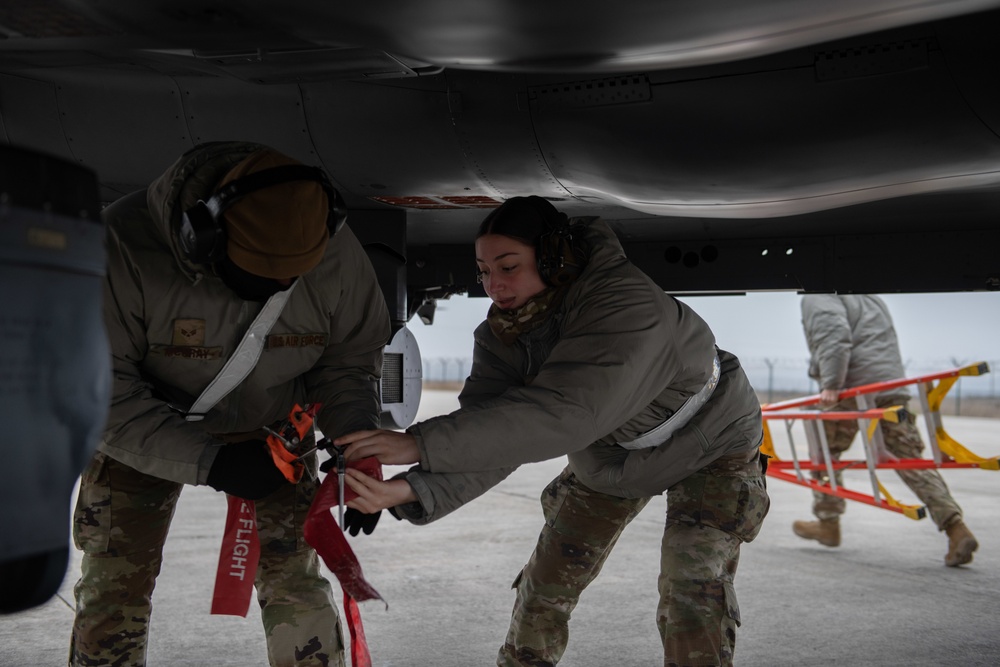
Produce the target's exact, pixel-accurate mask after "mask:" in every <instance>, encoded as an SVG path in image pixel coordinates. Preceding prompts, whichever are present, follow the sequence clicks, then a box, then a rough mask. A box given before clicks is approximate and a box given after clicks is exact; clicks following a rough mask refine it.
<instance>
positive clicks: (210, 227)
mask: <svg viewBox="0 0 1000 667" xmlns="http://www.w3.org/2000/svg"><path fill="white" fill-rule="evenodd" d="M294 181H314V182H316V183H318V184H319V186H320V187H321V188H323V192H325V193H326V198H327V202H328V204H329V207H330V211H329V214H328V216H327V221H326V224H327V228H328V229H329V230H330V236H331V237H332V236H333V235H334V234H336V233H337V232H338V231H339V230H340V228H341V227H343V226H344V222H346V221H347V205H346V204H345V203H344V200H343V198H342V197H341V196H340V193H339V192H337V190H336V189H334V187H333V185H331V184H330V180H329V179H328V178H327V177H326V174H324V173H323V170H322V169H320V168H319V167H310V166H307V165H304V164H289V165H282V166H280V167H271V168H270V169H264V170H261V171H258V172H255V173H253V174H249V175H247V176H244V177H242V178H239V179H236V180H235V181H233V182H231V183H227V184H226V185H225V186H223V187H222V188H221V189H219V191H218V192H216V193H215V194H213V195H212V196H211V197H209V198H208V200H207V201H205V200H198V203H197V204H195V205H194V206H192V207H191V208H189V209H188V210H186V211H185V212H184V214H183V215H182V216H181V227H180V235H179V240H180V246H181V250H182V252H183V253H184V256H185V257H187V259H189V260H190V261H192V262H194V263H196V264H213V263H215V262H218V261H219V260H221V259H222V258H223V257H225V255H226V229H225V226H224V225H223V224H222V214H223V213H224V212H225V211H226V209H228V208H229V207H231V206H232V205H233V204H235V203H236V202H238V201H239V200H240V199H243V197H246V196H247V195H248V194H250V193H251V192H256V191H257V190H263V189H264V188H269V187H271V186H274V185H281V184H282V183H291V182H294Z"/></svg>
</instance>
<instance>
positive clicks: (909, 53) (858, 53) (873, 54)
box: [814, 38, 934, 81]
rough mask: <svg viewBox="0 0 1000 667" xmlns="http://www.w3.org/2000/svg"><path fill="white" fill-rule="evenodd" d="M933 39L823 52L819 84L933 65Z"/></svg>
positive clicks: (818, 69) (819, 59)
mask: <svg viewBox="0 0 1000 667" xmlns="http://www.w3.org/2000/svg"><path fill="white" fill-rule="evenodd" d="M933 44H934V42H933V40H932V39H930V38H923V39H908V40H905V41H899V42H887V43H884V44H869V45H866V46H858V47H855V48H851V49H839V50H837V51H821V52H819V53H817V54H816V56H815V59H814V63H815V70H816V80H817V81H837V80H841V79H853V78H858V77H863V76H878V75H880V74H896V73H898V72H907V71H910V70H915V69H923V68H926V67H928V66H929V62H928V55H927V54H928V52H929V51H930V50H931V46H932V45H933Z"/></svg>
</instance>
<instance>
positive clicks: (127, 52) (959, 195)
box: [0, 0, 1000, 321]
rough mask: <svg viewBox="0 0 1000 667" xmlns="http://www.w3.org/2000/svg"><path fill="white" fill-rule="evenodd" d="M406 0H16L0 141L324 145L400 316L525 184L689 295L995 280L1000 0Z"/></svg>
mask: <svg viewBox="0 0 1000 667" xmlns="http://www.w3.org/2000/svg"><path fill="white" fill-rule="evenodd" d="M400 4H401V3H386V2H365V3H315V2H310V1H309V0H286V2H282V3H271V2H263V1H244V2H214V1H213V2H207V1H204V0H189V1H186V2H173V1H171V2H167V1H165V0H164V1H142V0H130V1H128V2H125V1H118V2H108V1H107V0H44V1H42V2H38V1H37V0H15V1H12V2H6V3H4V7H3V9H0V32H3V33H4V34H6V36H7V38H6V39H4V40H0V131H2V135H0V136H2V138H3V141H5V142H7V143H9V144H11V145H14V146H20V147H25V148H30V149H34V150H38V151H41V152H44V153H48V154H51V155H55V156H59V157H63V158H66V159H68V160H71V161H72V162H75V163H78V164H81V165H83V166H86V167H88V168H90V169H93V170H94V171H95V172H96V173H97V175H98V178H99V180H100V186H101V196H102V198H103V199H104V200H105V201H110V200H113V199H115V198H116V197H118V196H120V195H122V194H124V193H127V192H129V191H132V190H135V189H138V188H142V187H144V185H145V184H146V183H147V182H148V181H149V180H150V179H152V178H153V177H155V176H156V175H157V174H159V173H160V172H161V171H162V170H163V169H164V168H165V167H166V166H167V165H168V164H170V163H171V162H172V161H173V160H174V159H175V158H176V157H177V156H178V155H179V154H180V153H182V152H183V151H185V150H187V149H188V148H190V147H191V146H193V145H195V144H197V143H200V142H205V141H213V140H220V139H246V140H256V141H260V142H263V143H267V144H270V145H272V146H275V147H277V148H279V149H281V150H283V151H285V152H287V153H289V154H292V155H294V156H296V157H298V158H299V159H302V160H303V161H306V162H309V163H315V164H318V165H321V166H322V167H324V168H325V169H326V170H327V171H328V172H329V174H330V175H331V176H332V178H333V180H334V182H335V185H336V186H337V187H338V188H339V189H340V190H341V192H342V193H343V195H344V196H345V198H346V200H347V202H348V204H349V206H350V207H351V209H352V214H351V222H352V225H353V226H354V227H355V229H356V230H358V231H359V233H360V234H361V235H362V237H363V238H364V240H365V241H366V243H368V244H369V246H370V248H375V247H378V248H379V250H378V251H377V252H380V253H382V258H381V260H379V262H377V263H381V264H384V265H385V266H384V267H383V269H381V270H382V271H383V285H384V286H385V287H386V289H387V295H388V296H389V297H390V301H391V302H394V305H395V309H394V310H395V316H396V319H397V321H405V320H407V319H409V317H411V316H412V315H413V314H414V313H415V312H416V311H417V310H418V309H420V308H421V307H423V310H422V311H421V312H422V315H423V316H424V317H425V319H430V318H431V317H432V304H433V298H435V297H438V296H445V295H447V294H450V293H455V292H463V291H466V290H469V289H470V288H471V289H473V290H474V289H475V285H474V280H473V262H472V260H471V250H470V246H469V241H470V239H471V236H472V234H473V230H474V228H475V226H476V224H477V223H478V221H479V220H480V219H481V218H482V216H483V215H484V213H485V210H484V209H488V208H490V207H493V206H495V205H497V204H498V203H499V202H501V201H503V200H504V199H505V198H508V197H511V196H514V195H524V194H540V195H543V196H546V197H549V198H550V199H552V200H553V201H555V202H556V203H557V205H558V206H560V207H561V208H563V209H564V210H566V211H567V212H569V213H570V214H574V215H602V216H604V217H606V218H607V219H609V220H610V221H611V222H612V225H613V227H614V228H615V229H616V230H617V232H618V233H619V234H620V236H621V238H622V240H623V242H624V244H625V247H626V250H627V251H628V253H629V255H630V257H631V258H632V259H633V260H634V261H635V262H636V263H637V264H639V265H640V266H641V267H642V268H643V269H644V270H646V271H647V272H648V273H650V274H651V275H652V276H653V277H654V278H655V279H656V280H657V281H658V282H659V284H661V285H662V286H663V287H664V289H666V290H668V291H672V292H698V291H702V292H703V291H712V292H740V291H746V290H765V289H783V290H805V291H829V290H839V291H848V292H849V291H854V292H866V291H878V292H891V291H910V292H920V291H950V290H982V289H996V288H998V287H1000V260H998V258H997V256H996V252H995V248H996V247H998V243H997V241H1000V225H998V224H997V212H998V211H1000V138H998V131H1000V93H998V91H997V87H996V85H995V83H996V81H997V80H998V78H1000V77H998V75H1000V46H998V43H997V40H996V39H995V35H996V34H997V32H998V29H1000V9H998V7H1000V2H997V1H995V0H994V1H969V0H954V1H951V2H935V3H926V2H915V1H913V0H909V1H906V0H895V1H883V2H870V1H866V2H861V1H850V2H848V1H845V2H838V3H824V2H803V1H801V0H794V1H793V0H785V1H777V0H770V1H767V0H762V1H757V2H745V1H740V2H716V3H694V2H690V3H688V2H684V3H676V2H671V3H664V2H659V1H657V0H647V1H639V0H632V1H626V2H619V3H612V4H608V3H605V2H574V3H569V4H565V5H563V4H561V3H541V4H539V3H515V2H501V1H487V2H471V3H461V4H459V5H456V4H455V3H451V2H447V1H443V0H437V1H429V2H421V3H406V4H405V5H404V6H402V7H400V6H399V5H400ZM404 262H405V264H404Z"/></svg>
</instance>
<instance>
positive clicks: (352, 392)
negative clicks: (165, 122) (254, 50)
mask: <svg viewBox="0 0 1000 667" xmlns="http://www.w3.org/2000/svg"><path fill="white" fill-rule="evenodd" d="M261 148H264V147H263V146H260V145H257V144H252V143H245V142H219V143H212V144H205V145H202V146H198V147H196V148H194V149H192V150H190V151H188V152H187V153H186V154H184V155H183V156H182V157H181V158H179V159H178V160H177V161H176V162H175V163H174V164H173V165H171V166H170V167H169V168H168V169H167V170H166V171H165V172H164V173H163V174H162V175H161V176H160V177H158V178H157V179H156V180H155V181H154V182H153V183H152V184H151V185H150V186H149V187H148V188H147V189H146V190H145V191H140V192H135V193H133V194H131V195H126V196H125V197H123V198H122V199H120V200H118V201H117V202H115V203H114V204H112V205H110V206H109V207H108V208H107V209H105V211H104V214H103V217H104V220H105V222H106V224H107V239H108V241H107V242H108V274H107V280H106V284H105V287H106V288H105V301H104V319H105V324H106V327H107V331H108V338H109V342H110V344H111V351H112V363H113V374H114V379H113V389H112V399H111V406H110V409H109V413H108V420H107V424H106V427H105V431H104V434H103V438H102V440H101V442H100V444H99V450H100V451H102V452H104V453H105V454H107V455H108V456H110V457H111V458H113V459H116V460H118V461H120V462H122V463H125V464H126V465H129V466H131V467H133V468H135V469H136V470H139V471H140V472H143V473H146V474H149V475H153V476H155V477H160V478H162V479H168V480H172V481H175V482H181V483H186V484H204V483H205V482H206V479H207V477H208V471H209V469H210V468H211V466H212V463H213V461H214V460H215V455H216V454H217V452H218V450H219V448H220V447H221V446H222V444H223V442H222V441H221V440H220V439H218V438H217V437H215V435H213V434H231V433H244V432H252V431H256V430H257V429H260V428H261V427H262V426H264V425H267V424H273V423H274V422H276V421H278V420H280V419H284V418H286V417H287V416H288V413H289V411H290V410H291V408H292V407H293V406H294V405H295V404H296V403H299V404H304V403H311V402H319V403H322V404H323V408H322V410H321V412H320V414H319V417H318V426H319V428H320V429H321V430H322V431H323V432H324V433H325V434H327V435H329V436H331V437H336V436H339V435H342V434H345V433H349V432H352V431H355V430H359V429H369V428H377V426H378V423H379V414H380V406H379V397H378V380H379V377H380V375H381V367H382V348H383V346H384V345H385V343H386V340H387V339H388V336H389V315H388V310H387V308H386V305H385V301H384V300H383V297H382V292H381V290H380V289H379V286H378V283H377V281H376V278H375V273H374V270H373V269H372V266H371V263H370V262H369V260H368V257H367V256H366V255H365V252H364V250H363V249H362V248H361V245H360V244H359V243H358V241H357V239H356V238H355V236H354V234H353V233H352V232H351V230H350V228H348V227H347V226H344V227H343V228H342V229H341V230H340V231H339V232H338V233H337V234H336V235H335V236H333V237H332V238H331V239H330V242H329V243H328V244H327V249H326V253H325V255H324V257H323V259H322V260H321V262H320V264H319V265H317V266H316V267H315V268H313V269H312V270H310V271H308V272H307V273H306V274H304V275H302V276H299V277H298V279H297V282H298V284H297V285H296V286H295V291H294V292H293V293H292V295H291V297H290V298H289V300H288V302H287V303H286V304H285V307H284V309H283V310H282V312H281V315H280V317H279V319H278V320H277V322H275V324H274V326H273V327H272V329H271V331H270V334H269V335H268V338H267V341H266V345H265V349H264V351H263V353H262V354H261V356H260V360H259V361H258V363H257V364H256V366H255V367H254V369H253V371H251V373H250V375H249V376H248V377H247V378H246V379H245V380H243V382H242V383H240V384H239V385H238V386H237V387H236V388H235V389H234V390H233V391H232V392H231V393H230V394H229V395H227V396H226V397H224V398H223V399H222V400H221V401H220V402H219V403H218V404H217V405H216V406H215V408H214V409H212V410H211V411H210V412H209V413H208V415H207V417H206V418H205V419H204V420H203V421H200V422H189V421H185V419H184V417H183V416H182V415H181V414H179V413H178V412H176V411H175V410H172V409H171V408H170V407H168V403H177V404H180V405H183V406H184V407H187V406H190V405H191V403H192V402H193V401H194V399H195V398H196V397H197V396H198V395H199V394H200V393H201V392H202V390H203V389H204V388H205V387H206V386H207V385H208V384H209V382H211V381H212V380H213V379H214V378H215V376H216V375H217V374H218V372H219V370H220V369H221V368H222V367H223V365H224V364H225V363H226V361H227V360H228V358H229V357H230V355H231V354H232V352H233V350H234V349H235V348H236V346H237V345H238V344H239V343H240V340H241V339H242V338H243V335H244V333H245V332H246V331H247V329H248V328H249V326H250V324H251V323H252V322H253V320H254V318H255V317H256V316H257V314H258V313H259V312H260V310H261V308H262V306H263V304H262V303H257V302H253V301H244V300H242V299H241V298H239V297H238V296H236V294H235V293H233V291H232V290H230V289H229V288H228V287H227V286H226V285H225V284H224V283H223V282H222V280H221V279H219V278H218V277H217V276H216V275H215V274H214V273H213V271H212V270H211V268H210V267H206V266H201V265H197V264H193V263H191V262H190V261H188V260H187V259H186V258H185V257H184V256H183V254H182V253H181V251H180V249H179V245H178V240H177V233H176V231H177V228H178V225H179V223H180V220H181V214H182V212H183V211H184V210H186V209H188V208H189V207H191V206H192V205H193V204H195V203H196V202H197V201H198V200H201V199H207V198H208V197H210V196H211V194H212V192H213V190H214V189H215V187H216V184H218V182H219V181H220V180H221V179H222V177H223V176H224V175H225V174H226V173H227V172H228V171H229V170H230V169H231V168H232V167H233V166H234V165H235V164H237V163H238V162H240V161H241V160H242V159H243V158H245V157H247V156H248V155H250V154H251V153H252V152H254V151H256V150H259V149H261Z"/></svg>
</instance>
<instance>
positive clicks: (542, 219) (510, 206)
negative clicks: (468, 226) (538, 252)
mask: <svg viewBox="0 0 1000 667" xmlns="http://www.w3.org/2000/svg"><path fill="white" fill-rule="evenodd" d="M566 223H567V217H566V214H565V213H560V212H559V211H557V210H556V207H555V206H553V205H552V204H551V203H550V202H549V201H548V200H546V199H544V198H542V197H539V196H537V195H532V196H530V197H512V198H511V199H508V200H507V201H505V202H504V203H503V204H501V205H500V206H498V207H497V208H495V209H493V210H492V211H491V212H490V214H489V215H488V216H486V219H485V220H483V222H482V223H481V224H480V225H479V232H477V233H476V238H477V239H478V238H479V237H480V236H486V235H487V234H500V235H501V236H509V237H510V238H512V239H517V240H518V241H521V242H522V243H526V244H528V245H530V246H534V245H537V243H538V239H539V237H540V236H542V234H546V233H548V232H551V231H552V230H553V229H556V228H558V227H562V226H564V225H565V224H566Z"/></svg>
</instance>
